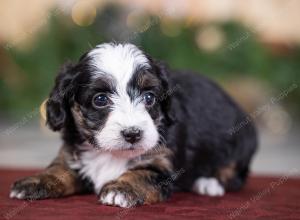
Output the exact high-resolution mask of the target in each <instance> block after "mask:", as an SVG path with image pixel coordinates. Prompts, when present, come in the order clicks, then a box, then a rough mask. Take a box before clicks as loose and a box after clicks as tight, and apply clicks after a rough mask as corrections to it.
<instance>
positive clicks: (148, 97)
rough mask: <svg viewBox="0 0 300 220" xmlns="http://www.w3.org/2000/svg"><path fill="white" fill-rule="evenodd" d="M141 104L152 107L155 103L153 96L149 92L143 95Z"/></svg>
mask: <svg viewBox="0 0 300 220" xmlns="http://www.w3.org/2000/svg"><path fill="white" fill-rule="evenodd" d="M143 102H144V103H145V105H146V106H148V107H150V106H153V105H154V103H155V95H154V94H153V93H151V92H147V93H145V94H144V96H143Z"/></svg>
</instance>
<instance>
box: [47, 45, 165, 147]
mask: <svg viewBox="0 0 300 220" xmlns="http://www.w3.org/2000/svg"><path fill="white" fill-rule="evenodd" d="M167 90H168V83H167V78H166V73H165V70H164V68H162V67H161V66H160V65H158V64H156V63H155V62H154V61H153V60H152V59H151V58H149V57H148V56H146V55H145V54H144V53H143V52H142V51H141V50H139V49H138V48H137V47H136V46H134V45H132V44H101V45H98V46H97V47H96V48H94V49H92V50H91V51H89V52H88V53H86V54H85V55H83V56H82V57H81V59H80V60H79V62H78V63H77V64H67V65H66V66H65V67H64V68H63V69H62V70H61V72H60V73H59V75H58V76H57V78H56V84H55V87H54V89H53V90H52V92H51V94H50V97H49V100H48V102H47V123H48V125H49V126H50V127H51V128H52V129H53V130H61V129H63V131H64V133H65V136H70V135H71V134H70V133H72V132H74V133H76V138H78V137H80V140H81V141H85V140H87V141H88V142H89V143H90V144H92V145H93V146H95V147H97V148H100V149H102V150H107V151H111V152H125V151H128V152H136V153H142V152H145V151H147V150H149V149H152V148H154V147H156V146H157V145H159V144H161V142H162V141H163V139H164V138H163V133H162V132H163V127H164V124H165V121H167V120H168V114H167V105H168V102H169V97H168V96H166V94H167ZM71 136H72V135H71Z"/></svg>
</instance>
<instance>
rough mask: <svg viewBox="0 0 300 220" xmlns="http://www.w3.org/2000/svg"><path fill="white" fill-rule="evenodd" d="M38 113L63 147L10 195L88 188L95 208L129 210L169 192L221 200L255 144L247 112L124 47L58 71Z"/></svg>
mask: <svg viewBox="0 0 300 220" xmlns="http://www.w3.org/2000/svg"><path fill="white" fill-rule="evenodd" d="M46 110H47V124H48V125H49V127H50V128H51V129H52V130H54V131H60V132H61V134H62V138H63V146H62V147H61V150H60V152H59V154H58V156H57V157H56V159H55V160H54V161H53V162H52V163H51V164H50V166H48V167H47V168H46V170H44V171H43V172H41V173H39V174H37V175H34V176H31V177H26V178H24V179H21V180H19V181H16V182H15V183H14V184H13V186H12V189H11V193H10V197H11V198H17V199H46V198H57V197H63V196H68V195H72V194H79V193H87V192H92V191H93V192H95V193H96V194H97V196H98V199H99V201H100V202H101V203H102V204H106V205H113V206H120V207H132V206H135V205H141V204H152V203H156V202H160V201H164V200H166V199H167V198H168V197H169V196H170V195H171V193H172V191H178V190H181V191H194V192H196V193H198V194H201V195H208V196H222V195H224V193H225V191H235V190H238V189H240V188H241V187H242V186H243V185H244V183H245V181H246V179H247V175H248V172H249V165H250V162H251V158H252V156H253V154H254V152H255V150H256V145H257V140H256V132H255V128H254V126H253V125H252V123H251V122H250V120H247V119H248V118H247V115H246V114H245V113H244V112H243V111H242V110H241V109H240V108H239V107H238V106H237V105H236V104H235V103H234V102H233V101H232V99H231V98H230V97H229V96H228V95H227V94H225V93H224V91H223V90H222V89H220V88H219V87H218V86H217V85H216V84H215V83H214V82H212V81H210V80H208V79H207V78H205V77H203V76H200V75H199V74H193V73H190V72H185V71H174V70H170V69H168V68H167V67H166V66H165V65H163V64H162V63H159V62H157V61H155V60H154V59H152V58H151V57H150V56H148V55H146V54H145V53H144V52H143V51H141V50H140V49H139V48H137V47H136V46H134V45H132V44H118V43H104V44H101V45H98V46H97V47H95V48H94V49H92V50H91V51H89V52H88V53H86V54H84V55H83V56H82V57H81V58H80V60H79V61H78V63H75V64H72V63H69V64H66V65H65V66H64V67H63V68H62V69H61V70H60V72H59V74H58V76H57V78H56V81H55V86H54V88H53V90H52V92H51V94H50V97H49V99H48V101H47V104H46ZM245 120H247V123H244V124H242V125H243V126H240V124H241V123H242V122H245ZM237 127H238V129H237Z"/></svg>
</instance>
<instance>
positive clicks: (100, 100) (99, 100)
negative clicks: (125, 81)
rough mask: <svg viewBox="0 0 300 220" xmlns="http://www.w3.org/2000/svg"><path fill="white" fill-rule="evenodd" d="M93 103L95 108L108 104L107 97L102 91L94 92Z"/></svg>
mask: <svg viewBox="0 0 300 220" xmlns="http://www.w3.org/2000/svg"><path fill="white" fill-rule="evenodd" d="M92 102H93V105H94V107H96V108H101V107H105V106H107V105H108V104H109V98H108V97H107V95H106V94H104V93H99V94H96V95H95V96H94V98H93V101H92Z"/></svg>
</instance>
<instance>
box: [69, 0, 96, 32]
mask: <svg viewBox="0 0 300 220" xmlns="http://www.w3.org/2000/svg"><path fill="white" fill-rule="evenodd" d="M96 15H97V10H96V7H95V6H94V5H93V4H91V3H89V2H87V1H79V2H77V3H76V4H75V5H74V6H73V7H72V19H73V21H74V23H75V24H77V25H79V26H89V25H91V24H92V23H93V22H94V20H95V18H96Z"/></svg>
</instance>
